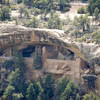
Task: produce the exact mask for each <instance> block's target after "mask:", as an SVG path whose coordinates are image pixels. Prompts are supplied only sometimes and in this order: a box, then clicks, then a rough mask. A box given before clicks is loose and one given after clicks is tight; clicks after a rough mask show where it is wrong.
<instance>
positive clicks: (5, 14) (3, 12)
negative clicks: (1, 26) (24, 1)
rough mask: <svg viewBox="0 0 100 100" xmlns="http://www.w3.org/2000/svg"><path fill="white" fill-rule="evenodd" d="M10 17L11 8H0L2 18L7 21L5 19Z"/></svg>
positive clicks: (0, 18)
mask: <svg viewBox="0 0 100 100" xmlns="http://www.w3.org/2000/svg"><path fill="white" fill-rule="evenodd" d="M9 19H10V9H9V7H7V6H4V7H3V8H2V9H1V10H0V20H1V21H5V20H9Z"/></svg>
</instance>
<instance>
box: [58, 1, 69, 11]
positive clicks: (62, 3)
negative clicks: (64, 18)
mask: <svg viewBox="0 0 100 100" xmlns="http://www.w3.org/2000/svg"><path fill="white" fill-rule="evenodd" d="M68 3H69V0H59V1H58V4H59V6H60V11H66V10H69V7H70V6H69V4H68ZM66 8H67V9H66Z"/></svg>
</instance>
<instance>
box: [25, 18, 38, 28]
mask: <svg viewBox="0 0 100 100" xmlns="http://www.w3.org/2000/svg"><path fill="white" fill-rule="evenodd" d="M38 25H39V20H38V19H37V18H36V17H33V18H32V20H29V21H28V22H27V26H28V27H32V28H37V27H38Z"/></svg>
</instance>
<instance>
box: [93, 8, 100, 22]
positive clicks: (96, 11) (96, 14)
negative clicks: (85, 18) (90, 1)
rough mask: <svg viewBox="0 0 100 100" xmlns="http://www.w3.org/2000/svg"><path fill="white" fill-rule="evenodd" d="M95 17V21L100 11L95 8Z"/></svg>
mask: <svg viewBox="0 0 100 100" xmlns="http://www.w3.org/2000/svg"><path fill="white" fill-rule="evenodd" d="M94 16H95V19H96V20H97V19H98V17H99V9H98V8H95V10H94Z"/></svg>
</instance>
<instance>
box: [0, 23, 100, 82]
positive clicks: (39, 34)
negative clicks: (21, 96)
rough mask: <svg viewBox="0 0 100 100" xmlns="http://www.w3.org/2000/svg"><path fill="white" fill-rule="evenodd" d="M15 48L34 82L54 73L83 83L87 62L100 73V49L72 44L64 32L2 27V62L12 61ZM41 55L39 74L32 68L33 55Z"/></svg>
mask: <svg viewBox="0 0 100 100" xmlns="http://www.w3.org/2000/svg"><path fill="white" fill-rule="evenodd" d="M14 45H16V46H17V48H18V50H19V52H21V53H22V55H23V57H24V58H25V63H26V65H27V69H28V70H27V72H26V75H27V78H30V77H31V79H34V78H37V77H38V76H43V73H52V74H56V75H63V74H65V75H67V76H69V77H70V78H71V79H73V80H77V81H80V80H83V79H82V75H84V73H85V72H86V71H87V69H89V64H88V63H87V62H89V63H91V64H93V65H94V66H97V67H96V69H97V68H98V69H100V68H99V67H100V46H98V45H96V44H86V43H77V42H72V41H71V39H69V38H66V37H65V33H64V32H63V31H61V30H54V29H53V30H51V29H34V28H26V27H23V26H16V25H9V24H7V25H5V24H1V25H0V62H4V61H5V60H6V59H7V60H8V59H11V57H12V48H13V46H14ZM38 51H41V52H42V61H43V69H42V70H41V71H38V72H37V71H36V70H35V69H34V68H33V58H34V53H36V52H38ZM34 73H35V75H34ZM98 73H99V72H98ZM32 76H33V77H32ZM98 79H100V78H98ZM80 82H83V81H80Z"/></svg>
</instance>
